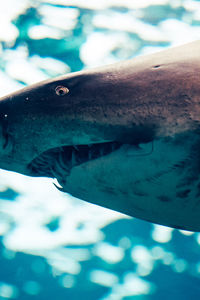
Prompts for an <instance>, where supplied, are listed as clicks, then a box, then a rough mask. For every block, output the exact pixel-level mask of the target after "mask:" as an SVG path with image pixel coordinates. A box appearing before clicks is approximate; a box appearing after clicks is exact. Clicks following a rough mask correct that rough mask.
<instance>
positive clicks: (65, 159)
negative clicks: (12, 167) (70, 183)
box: [28, 142, 122, 186]
mask: <svg viewBox="0 0 200 300" xmlns="http://www.w3.org/2000/svg"><path fill="white" fill-rule="evenodd" d="M121 145H122V144H121V143H118V142H106V143H99V144H90V145H76V146H74V145H73V146H62V147H59V148H54V149H50V150H48V151H45V152H44V153H42V154H41V155H40V156H39V157H37V158H35V159H34V160H33V161H32V162H31V163H30V164H29V166H28V169H29V171H30V173H31V174H30V175H32V176H45V177H51V178H56V179H57V180H58V182H59V183H60V184H61V185H62V186H64V185H65V182H66V178H67V176H69V174H70V171H71V169H72V168H73V167H75V166H78V165H80V164H83V163H86V162H88V161H90V160H94V159H98V158H100V157H102V156H104V155H108V154H110V153H111V152H113V151H115V150H117V149H118V148H120V147H121Z"/></svg>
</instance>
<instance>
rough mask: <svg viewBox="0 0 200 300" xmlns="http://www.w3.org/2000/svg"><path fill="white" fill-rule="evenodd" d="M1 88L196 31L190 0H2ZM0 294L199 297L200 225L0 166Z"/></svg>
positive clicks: (199, 24)
mask: <svg viewBox="0 0 200 300" xmlns="http://www.w3.org/2000/svg"><path fill="white" fill-rule="evenodd" d="M0 14H1V18H0V24H1V26H0V52H1V56H0V94H1V95H4V94H7V93H9V92H11V91H13V90H16V89H18V88H20V87H23V86H25V85H28V84H31V83H34V82H37V81H40V80H43V79H46V78H50V77H54V76H57V75H61V74H64V73H66V72H69V71H78V70H80V69H83V68H87V67H94V66H98V65H103V64H108V63H112V62H115V61H119V60H122V59H128V58H131V57H134V56H137V55H141V54H146V53H150V52H155V51H158V50H161V49H163V48H165V47H169V46H173V45H177V44H181V43H185V42H188V41H190V40H195V39H199V36H200V1H197V0H196V1H195V0H171V1H170V0H140V1H136V0H68V1H66V0H37V1H31V0H20V1H17V0H6V1H1V2H0ZM0 216H1V217H0V235H1V241H0V267H1V268H0V299H20V300H23V299H24V300H29V299H37V300H39V299H59V300H64V299H80V298H81V297H84V299H87V300H90V299H91V300H92V299H95V300H96V299H98V300H120V299H142V300H143V299H145V300H146V299H154V300H155V299H159V300H160V299H162V300H165V299H166V300H168V299H181V300H188V299H190V300H191V299H195V300H196V299H199V297H200V234H193V233H188V232H183V231H178V230H173V229H170V228H165V227H162V226H158V225H153V224H150V223H147V222H143V221H140V220H137V219H133V218H128V217H126V216H124V215H122V214H119V213H115V212H112V211H110V210H106V209H104V208H101V207H97V206H95V205H91V204H87V203H84V202H82V201H80V200H78V199H74V198H72V197H70V196H68V195H66V194H62V193H60V192H59V191H57V190H56V189H55V187H54V186H53V184H52V181H51V180H48V179H45V178H42V179H41V178H40V179H36V178H28V177H25V176H21V175H17V174H15V173H10V172H6V171H1V172H0Z"/></svg>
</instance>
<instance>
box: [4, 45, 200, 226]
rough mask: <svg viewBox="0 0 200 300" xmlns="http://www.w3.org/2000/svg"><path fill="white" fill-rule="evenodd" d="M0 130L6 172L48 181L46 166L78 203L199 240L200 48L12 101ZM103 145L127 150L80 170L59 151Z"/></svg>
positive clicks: (45, 85) (94, 73) (80, 77)
mask: <svg viewBox="0 0 200 300" xmlns="http://www.w3.org/2000/svg"><path fill="white" fill-rule="evenodd" d="M58 91H59V92H58ZM65 91H66V92H65ZM0 125H1V128H2V131H1V133H2V136H1V139H0V141H1V144H0V146H1V148H0V167H1V168H3V169H7V170H12V171H16V172H19V173H23V174H26V175H30V176H39V175H40V174H41V173H42V172H41V170H42V168H44V170H43V174H44V175H46V176H50V175H49V173H45V164H51V165H55V166H56V167H55V170H54V171H55V174H53V173H52V177H53V176H55V177H57V178H58V180H60V182H61V184H62V186H63V191H65V192H68V193H71V194H72V195H73V196H75V197H78V198H80V199H83V200H86V201H89V202H92V203H95V204H98V205H102V206H105V207H108V208H111V209H114V210H116V211H119V212H122V213H125V214H128V215H131V216H135V217H138V218H141V219H144V220H148V221H151V222H154V223H158V224H162V225H167V226H172V227H174V228H181V229H187V230H192V231H200V175H199V174H200V42H199V41H197V42H193V43H190V44H187V45H184V46H180V47H177V48H174V49H169V50H166V51H163V52H160V53H156V54H153V55H149V56H145V57H138V58H136V59H133V60H130V61H125V62H121V63H118V64H114V65H111V66H106V67H102V68H97V69H94V70H85V71H82V72H77V73H72V74H67V75H65V76H62V77H59V78H55V79H52V80H47V81H45V82H41V83H38V84H35V85H32V86H30V87H27V88H25V89H23V90H20V91H18V92H16V93H14V94H11V95H8V96H7V97H4V98H2V99H1V101H0ZM105 142H118V143H120V144H122V145H121V147H120V148H119V149H115V151H113V152H111V153H109V154H107V155H104V156H101V157H98V158H95V159H92V160H88V161H85V162H84V163H81V164H79V165H78V164H73V163H71V161H68V160H67V159H65V163H64V162H62V161H61V162H58V160H59V157H60V156H56V155H55V152H54V151H53V150H52V149H55V148H59V147H60V148H61V147H62V146H69V147H70V146H74V147H76V146H77V145H89V144H95V145H96V144H98V143H105ZM8 145H11V146H9V147H8ZM51 150H52V151H51ZM46 151H47V152H48V151H50V152H48V153H50V155H49V154H48V155H47V156H46V161H45V154H44V153H46ZM42 155H43V156H42ZM41 156H42V157H43V161H41V164H39V163H38V164H36V165H37V168H38V169H37V168H36V169H34V172H33V168H31V166H32V164H33V162H34V161H35V160H37V159H39V158H40V157H41ZM80 156H81V154H80ZM69 160H73V158H69ZM50 161H51V162H50ZM70 163H71V166H73V167H71V168H70V167H69V165H70ZM64 170H65V172H64ZM63 177H65V178H63Z"/></svg>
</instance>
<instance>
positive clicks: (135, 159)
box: [64, 133, 200, 231]
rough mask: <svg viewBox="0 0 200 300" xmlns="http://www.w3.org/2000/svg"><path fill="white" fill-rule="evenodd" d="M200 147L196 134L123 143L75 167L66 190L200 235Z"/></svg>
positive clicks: (149, 219)
mask: <svg viewBox="0 0 200 300" xmlns="http://www.w3.org/2000/svg"><path fill="white" fill-rule="evenodd" d="M199 145H200V137H199V136H198V134H194V133H192V134H187V135H186V134H181V135H178V136H176V137H171V138H163V139H160V140H154V141H153V142H150V143H146V144H140V145H138V146H132V145H122V146H121V147H120V148H119V149H118V150H116V151H114V152H112V153H110V154H108V155H106V156H103V157H100V158H98V159H94V160H92V161H89V162H86V163H83V164H81V165H79V166H76V167H74V168H72V170H71V172H70V174H69V176H68V177H67V180H66V184H65V186H64V190H65V191H66V192H68V193H70V194H72V195H73V196H75V197H78V198H80V199H83V200H86V201H89V202H92V203H95V204H98V205H101V206H105V207H107V208H111V209H114V210H117V211H119V212H122V213H125V214H128V215H130V216H133V217H139V218H142V219H144V220H148V221H151V222H154V223H158V224H162V225H166V226H171V227H175V228H181V229H188V230H192V231H198V230H200V178H199V170H200V156H199Z"/></svg>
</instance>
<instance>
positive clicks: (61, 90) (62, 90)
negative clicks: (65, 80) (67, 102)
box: [55, 85, 69, 96]
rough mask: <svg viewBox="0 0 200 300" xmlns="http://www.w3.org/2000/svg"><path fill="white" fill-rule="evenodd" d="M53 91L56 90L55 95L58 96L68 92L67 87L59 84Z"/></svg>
mask: <svg viewBox="0 0 200 300" xmlns="http://www.w3.org/2000/svg"><path fill="white" fill-rule="evenodd" d="M55 92H56V95H58V96H64V95H66V94H67V93H69V89H68V88H67V87H65V86H61V85H59V86H57V87H56V88H55Z"/></svg>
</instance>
